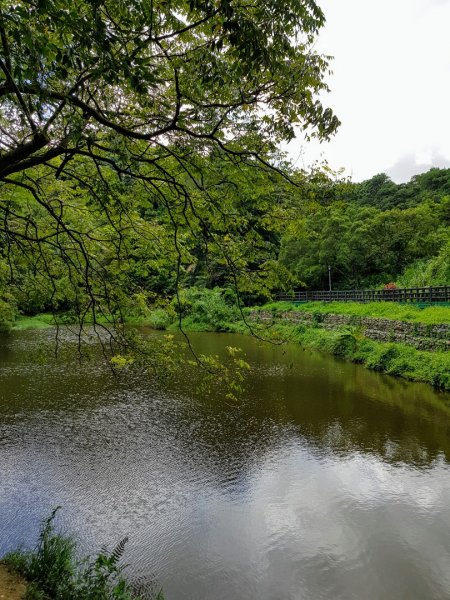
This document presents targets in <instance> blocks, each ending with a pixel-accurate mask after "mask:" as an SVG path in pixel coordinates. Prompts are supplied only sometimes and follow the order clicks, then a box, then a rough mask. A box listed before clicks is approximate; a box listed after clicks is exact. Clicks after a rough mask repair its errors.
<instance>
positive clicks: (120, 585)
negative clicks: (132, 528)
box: [3, 508, 163, 600]
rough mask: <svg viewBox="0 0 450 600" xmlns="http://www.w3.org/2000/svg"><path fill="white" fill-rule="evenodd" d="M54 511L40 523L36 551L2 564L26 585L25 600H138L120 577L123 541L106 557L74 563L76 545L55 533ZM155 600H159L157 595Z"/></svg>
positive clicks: (19, 553)
mask: <svg viewBox="0 0 450 600" xmlns="http://www.w3.org/2000/svg"><path fill="white" fill-rule="evenodd" d="M57 511H58V508H56V509H55V510H54V511H53V512H52V514H51V515H50V517H48V518H47V519H45V520H44V522H43V524H42V526H41V531H40V534H39V541H38V544H37V547H36V549H35V550H34V551H31V552H22V551H17V552H14V553H11V554H8V555H7V556H5V557H4V559H3V560H4V562H5V563H6V564H7V565H9V566H10V567H11V568H13V569H14V570H16V571H17V572H18V573H20V574H21V575H22V576H23V577H24V578H25V579H26V580H27V581H28V582H29V586H28V589H27V595H26V600H133V599H134V600H139V599H142V597H141V596H138V595H136V594H134V593H133V590H132V587H131V586H130V584H128V583H127V581H126V580H125V579H124V578H123V576H122V568H121V567H120V565H119V561H120V559H121V557H122V555H123V552H124V549H125V544H126V541H127V538H124V539H123V540H122V541H121V542H119V544H118V545H117V546H116V548H114V550H113V551H112V552H111V553H109V552H107V550H106V549H105V548H103V549H102V550H101V551H100V553H99V554H98V555H97V556H96V557H95V559H94V560H90V559H88V558H86V559H84V560H81V561H79V560H77V559H76V544H75V542H74V541H73V540H72V539H71V538H70V537H68V536H65V535H63V534H61V533H60V532H57V531H56V530H55V526H54V519H55V516H56V513H57ZM156 600H163V596H162V593H161V592H160V593H159V594H158V595H157V597H156Z"/></svg>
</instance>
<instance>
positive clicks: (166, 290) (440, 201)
mask: <svg viewBox="0 0 450 600" xmlns="http://www.w3.org/2000/svg"><path fill="white" fill-rule="evenodd" d="M323 23H324V15H323V14H322V11H321V10H320V9H319V7H318V6H317V5H316V3H315V2H314V1H313V0H291V1H290V2H285V1H281V0H270V1H264V2H263V1H260V0H257V1H256V2H254V3H251V4H249V3H247V2H239V1H234V0H207V1H203V0H194V1H190V2H186V1H185V0H169V1H164V2H163V1H161V2H160V1H155V2H151V3H150V4H148V3H147V2H144V1H143V0H133V2H131V3H130V2H128V3H122V2H116V1H115V0H114V1H113V0H111V1H110V0H98V1H97V0H96V1H91V0H72V1H71V2H68V1H67V0H33V1H32V2H28V1H27V2H22V1H15V2H11V1H9V0H2V1H1V2H0V44H1V48H2V53H1V54H2V57H1V58H0V109H1V113H0V128H1V141H0V217H1V218H0V324H1V326H2V327H8V325H10V324H11V323H12V322H13V321H14V316H15V314H17V313H18V312H21V313H24V314H35V313H38V312H42V311H49V312H56V313H60V314H61V313H64V314H65V315H66V318H68V319H78V321H79V322H81V323H82V324H83V323H84V322H86V321H89V322H94V323H96V322H97V321H98V319H99V318H100V319H101V320H102V322H103V323H105V322H108V321H110V322H113V323H114V324H115V325H117V324H118V323H119V322H121V321H123V320H125V319H126V318H129V317H130V316H132V317H136V316H137V317H139V315H140V314H145V313H146V312H147V311H148V308H149V307H151V308H152V309H155V308H159V309H161V310H162V309H164V310H166V309H167V307H168V306H169V305H170V306H172V308H173V306H174V302H175V303H177V304H178V309H175V308H173V310H178V313H180V311H181V310H182V308H181V306H182V302H183V295H185V291H183V290H185V289H188V288H191V287H197V288H207V289H215V288H221V289H223V290H231V291H230V293H231V294H232V296H233V298H234V299H235V302H236V305H237V307H238V308H237V309H239V306H242V305H244V304H252V303H253V304H254V303H259V302H263V301H266V300H267V299H270V297H271V295H273V293H274V292H276V291H277V290H280V289H290V288H292V287H293V286H296V285H305V286H307V287H309V288H326V287H327V286H328V266H330V267H331V271H332V279H333V287H334V288H349V287H366V286H379V285H383V284H385V283H388V282H390V281H397V282H398V283H401V284H404V285H422V284H423V285H426V284H442V283H448V282H449V233H448V232H449V222H450V170H440V169H432V170H431V171H429V172H428V173H424V174H422V175H417V176H416V177H414V178H413V179H412V180H411V181H410V182H409V183H407V184H401V185H396V184H395V183H393V182H392V181H391V180H390V179H389V178H388V177H387V176H386V175H383V174H381V175H376V176H375V177H373V178H372V179H370V180H368V181H365V182H362V183H358V184H355V183H351V182H349V181H342V180H339V179H337V178H336V177H335V176H334V175H333V174H332V173H330V172H329V171H327V170H326V169H323V170H321V169H317V170H315V171H313V172H312V173H305V172H302V171H298V170H295V169H294V168H292V166H291V165H289V164H288V163H287V162H286V161H285V160H284V158H283V157H282V156H281V155H280V153H279V151H278V147H279V142H281V141H283V140H290V139H291V138H292V137H293V135H294V127H296V126H297V127H299V128H301V129H302V130H303V131H304V132H305V135H306V136H307V137H308V136H312V135H315V136H316V137H318V138H320V139H326V138H328V137H329V136H330V135H332V134H333V133H334V131H335V130H336V128H337V126H338V121H337V119H336V117H335V116H334V115H333V113H332V111H331V110H329V109H328V108H325V107H324V106H323V104H322V103H321V101H320V100H319V99H318V98H319V93H320V92H321V91H323V90H325V89H326V84H325V83H324V77H325V75H326V73H327V70H328V59H327V57H323V56H320V55H318V54H317V53H316V52H315V51H314V40H315V37H316V34H317V32H318V31H319V30H320V28H321V26H322V25H323ZM213 296H214V294H213V295H212V296H211V298H213ZM205 310H206V308H205ZM153 314H155V313H154V312H153ZM160 314H162V313H160ZM205 318H206V319H207V320H208V319H210V315H209V316H208V317H205ZM161 326H162V324H161Z"/></svg>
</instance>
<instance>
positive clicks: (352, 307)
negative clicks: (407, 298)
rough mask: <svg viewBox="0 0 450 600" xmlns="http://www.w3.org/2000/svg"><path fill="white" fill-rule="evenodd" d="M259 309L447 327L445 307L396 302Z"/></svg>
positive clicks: (280, 304) (449, 321)
mask: <svg viewBox="0 0 450 600" xmlns="http://www.w3.org/2000/svg"><path fill="white" fill-rule="evenodd" d="M261 309H263V310H269V311H271V312H273V313H275V314H276V313H279V312H285V311H299V312H311V313H315V314H317V313H319V314H336V315H350V316H355V317H375V318H379V319H392V320H397V321H406V322H410V323H423V324H424V325H441V324H445V325H450V306H446V305H435V306H426V307H423V308H421V307H420V306H418V305H415V304H401V303H398V302H367V303H366V304H360V303H358V302H306V303H304V304H294V303H293V302H272V303H270V304H266V305H265V306H262V307H261Z"/></svg>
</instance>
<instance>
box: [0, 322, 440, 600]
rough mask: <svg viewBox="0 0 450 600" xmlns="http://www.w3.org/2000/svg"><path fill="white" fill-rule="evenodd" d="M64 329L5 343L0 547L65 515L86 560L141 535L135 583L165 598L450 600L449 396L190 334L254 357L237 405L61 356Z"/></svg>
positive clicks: (133, 556)
mask: <svg viewBox="0 0 450 600" xmlns="http://www.w3.org/2000/svg"><path fill="white" fill-rule="evenodd" d="M52 336H53V332H52V331H51V330H45V331H28V332H17V333H14V334H10V335H3V336H2V337H0V555H1V554H3V553H4V552H6V551H8V550H11V549H13V548H15V547H16V546H17V545H18V544H20V543H22V544H24V545H25V546H29V545H32V544H34V543H35V540H36V536H37V532H38V527H39V522H40V520H41V519H43V518H44V517H46V516H47V515H48V514H49V513H50V511H51V509H52V508H54V507H55V506H57V505H61V506H62V507H63V509H62V511H61V513H60V516H59V525H60V526H61V527H62V528H64V529H65V530H66V531H68V532H71V533H73V534H74V535H75V537H76V538H77V541H78V543H79V547H80V551H82V552H83V553H85V552H88V553H92V552H94V551H95V550H98V549H99V547H100V546H101V545H103V544H109V546H114V544H115V543H116V542H118V541H119V540H120V539H121V538H122V537H124V536H125V535H128V536H129V542H128V546H127V551H126V554H125V562H126V563H127V565H128V566H127V573H128V576H129V577H130V579H132V580H138V581H140V582H141V584H142V585H144V586H145V587H146V588H147V589H150V588H151V587H152V586H159V585H161V586H162V587H163V588H164V590H165V595H166V598H167V600H231V599H233V600H234V599H240V598H242V599H244V598H245V600H291V599H292V600H319V599H322V598H323V599H333V600H338V599H342V600H344V599H345V600H349V599H355V600H356V599H358V600H360V599H362V598H364V599H365V600H375V599H380V600H381V599H388V600H389V599H393V600H394V599H395V600H397V599H399V598H407V599H411V600H413V599H421V600H422V599H427V600H432V599H444V598H450V468H449V460H450V435H449V434H450V397H449V395H447V394H441V393H438V392H436V391H434V390H432V389H431V388H430V387H428V386H426V385H420V384H412V383H408V382H406V381H402V380H397V379H394V378H391V377H389V376H384V375H380V374H377V373H372V372H369V371H367V370H365V369H363V368H362V367H360V366H357V365H351V364H347V363H344V362H341V361H338V360H335V359H333V358H330V357H327V356H322V355H320V354H318V353H310V352H305V351H303V350H301V349H300V348H298V347H294V346H284V347H274V346H271V345H264V344H261V343H259V342H258V341H256V340H254V339H251V338H246V337H240V336H228V335H216V334H197V335H193V336H192V339H193V342H194V344H195V346H196V347H197V348H198V349H199V350H201V351H203V352H208V351H212V352H216V353H219V354H220V353H222V352H223V348H224V347H225V346H226V345H233V346H241V347H243V348H244V349H245V351H246V353H247V358H248V360H249V362H250V363H251V365H252V371H251V374H250V375H249V379H248V381H247V388H246V390H245V392H244V393H243V395H242V397H241V398H240V399H239V400H238V401H234V402H230V401H229V400H226V399H225V398H224V393H221V392H220V391H216V392H214V393H212V392H210V393H204V394H202V393H199V392H198V391H195V387H196V386H195V381H194V380H192V379H191V378H186V380H183V376H182V375H181V376H180V377H178V379H177V380H176V381H175V380H174V381H172V380H170V381H168V382H166V383H164V382H159V383H158V382H154V381H152V380H151V379H149V378H147V377H144V376H137V375H135V376H133V377H128V376H123V377H119V378H115V377H113V376H112V375H111V373H110V371H109V369H107V368H105V367H104V365H103V364H102V363H101V362H100V361H97V360H91V361H85V362H82V363H79V362H78V361H77V360H76V359H74V358H73V357H70V356H69V357H67V356H62V357H60V358H59V359H58V360H54V359H53V358H52V357H51V356H50V355H48V354H46V352H47V350H46V349H47V348H48V347H49V346H48V344H49V343H50V342H51V339H52ZM42 354H44V356H42Z"/></svg>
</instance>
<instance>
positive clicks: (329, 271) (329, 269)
mask: <svg viewBox="0 0 450 600" xmlns="http://www.w3.org/2000/svg"><path fill="white" fill-rule="evenodd" d="M328 287H329V290H330V292H331V265H328Z"/></svg>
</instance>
